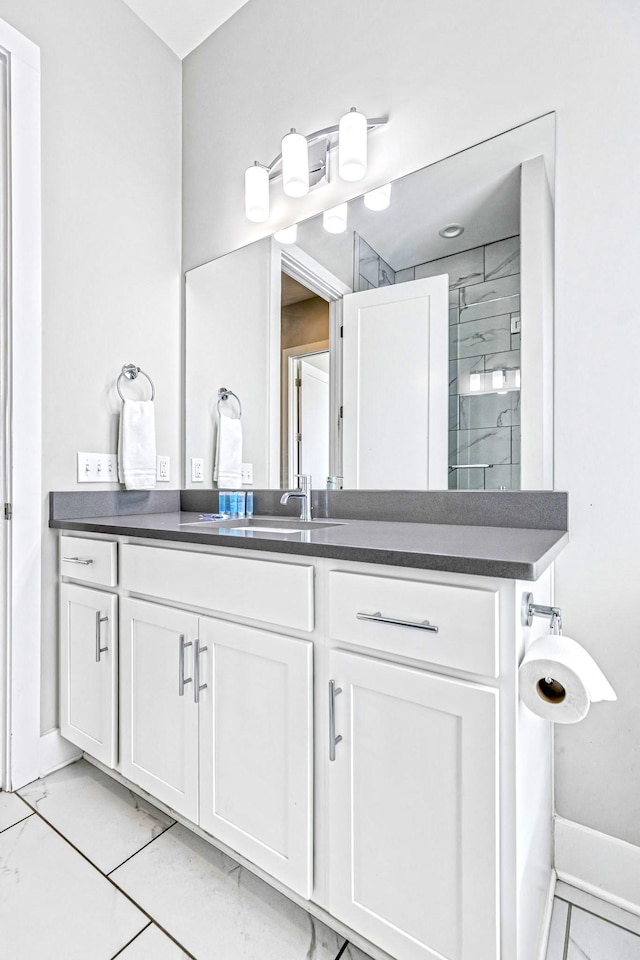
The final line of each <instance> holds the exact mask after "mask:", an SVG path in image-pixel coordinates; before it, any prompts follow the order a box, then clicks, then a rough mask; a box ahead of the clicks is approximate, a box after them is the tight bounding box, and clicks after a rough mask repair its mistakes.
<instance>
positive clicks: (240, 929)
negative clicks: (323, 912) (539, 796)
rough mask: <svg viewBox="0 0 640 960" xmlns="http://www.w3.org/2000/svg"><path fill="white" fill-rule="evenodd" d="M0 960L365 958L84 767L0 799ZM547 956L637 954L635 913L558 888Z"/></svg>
mask: <svg viewBox="0 0 640 960" xmlns="http://www.w3.org/2000/svg"><path fill="white" fill-rule="evenodd" d="M0 931H1V933H0V955H1V956H3V957H5V956H6V957H16V958H17V957H20V958H21V960H47V958H51V960H61V958H64V960H114V958H116V957H118V958H121V960H185V958H192V960H220V958H222V957H224V960H337V958H340V960H368V958H367V957H366V956H365V954H364V953H362V951H360V950H358V948H357V947H355V946H354V945H353V944H349V943H346V942H345V940H344V938H343V937H341V936H339V935H338V934H336V933H335V932H334V931H332V930H330V929H329V928H328V927H327V926H326V925H325V924H323V923H321V922H320V921H319V920H316V919H314V918H312V917H311V916H310V915H309V914H307V913H306V911H305V910H303V909H301V908H300V907H298V906H297V905H296V904H294V903H292V902H291V901H290V900H288V899H287V898H286V897H283V896H282V895H281V894H280V893H278V892H277V891H276V890H274V889H273V888H272V887H270V886H269V885H268V884H266V883H264V882H263V881H262V880H260V879H258V878H257V877H255V876H254V875H253V874H252V873H251V872H250V871H248V870H246V869H244V868H243V867H241V866H240V865H239V864H237V863H236V862H235V861H233V860H231V859H230V858H229V857H227V856H225V855H224V854H222V853H220V852H219V851H218V850H216V848H215V847H213V846H212V845H211V844H209V843H206V841H204V840H201V839H200V838H199V837H197V836H195V835H194V834H193V833H191V831H189V830H186V829H185V828H184V827H182V826H180V825H179V824H177V823H175V821H173V820H172V819H171V818H170V817H168V816H167V815H166V814H164V813H161V812H160V811H159V810H157V809H156V808H155V807H153V806H152V805H151V804H149V803H146V802H145V801H143V800H141V799H140V798H139V797H137V796H136V795H135V794H133V793H131V791H129V790H127V789H126V788H125V787H123V786H121V785H120V784H118V783H116V782H115V781H113V780H112V779H111V778H110V777H108V776H106V775H105V774H103V773H102V772H101V771H100V770H98V769H96V768H95V767H93V766H91V764H89V763H87V762H86V761H83V760H81V761H79V762H78V763H75V764H73V765H72V766H69V767H65V768H64V769H63V770H59V771H58V772H56V773H54V774H51V775H50V776H49V777H46V778H45V779H44V780H38V781H36V782H35V783H32V784H29V786H27V787H25V788H24V789H23V790H20V791H19V795H18V794H7V793H0ZM546 960H640V917H637V916H635V915H632V914H630V913H626V912H625V911H623V910H620V909H619V908H617V907H614V906H612V905H611V904H607V903H604V902H603V901H602V900H597V899H596V898H595V897H592V896H590V895H589V894H586V893H583V892H581V891H579V890H576V889H575V888H573V887H569V886H567V885H566V884H564V883H558V885H557V888H556V898H555V901H554V910H553V917H552V924H551V931H550V936H549V945H548V949H547V958H546Z"/></svg>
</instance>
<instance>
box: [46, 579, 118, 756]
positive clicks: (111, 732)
mask: <svg viewBox="0 0 640 960" xmlns="http://www.w3.org/2000/svg"><path fill="white" fill-rule="evenodd" d="M117 616H118V599H117V597H116V596H115V595H114V594H112V593H102V591H100V590H92V589H90V588H89V587H79V586H76V585H75V584H72V583H63V584H61V585H60V732H61V733H62V736H63V737H65V738H66V739H67V740H70V741H71V743H75V745H76V746H77V747H80V748H81V749H82V750H84V751H86V753H88V754H90V755H91V756H92V757H95V758H96V760H100V761H101V762H102V763H104V764H106V765H107V766H108V767H115V765H116V763H117V760H118V741H117V730H118V721H117V716H118V712H117V696H118V624H117Z"/></svg>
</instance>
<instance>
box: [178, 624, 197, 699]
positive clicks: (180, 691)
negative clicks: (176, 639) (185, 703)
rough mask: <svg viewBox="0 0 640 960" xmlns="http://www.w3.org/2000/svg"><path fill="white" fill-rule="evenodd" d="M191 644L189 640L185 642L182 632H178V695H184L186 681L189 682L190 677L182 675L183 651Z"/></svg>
mask: <svg viewBox="0 0 640 960" xmlns="http://www.w3.org/2000/svg"><path fill="white" fill-rule="evenodd" d="M190 646H191V640H189V641H188V642H187V643H185V640H184V633H181V634H180V646H179V651H178V696H179V697H184V688H185V687H186V685H187V684H188V683H191V680H192V679H193V678H192V677H187V678H186V679H185V676H184V651H185V650H186V648H187V647H190Z"/></svg>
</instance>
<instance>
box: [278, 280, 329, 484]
mask: <svg viewBox="0 0 640 960" xmlns="http://www.w3.org/2000/svg"><path fill="white" fill-rule="evenodd" d="M281 278H282V294H281V296H282V304H281V335H280V349H281V361H282V371H281V389H282V397H281V404H280V410H281V415H280V439H281V443H280V449H281V485H282V486H283V487H289V488H291V487H295V486H297V481H296V476H297V475H298V474H301V473H306V474H310V475H311V476H312V477H313V481H312V483H313V486H314V487H316V488H317V487H326V484H327V475H328V474H329V424H330V408H329V303H328V302H327V301H326V300H325V299H323V297H320V296H318V295H317V294H316V293H314V292H313V291H312V290H310V289H309V288H308V287H305V286H304V285H303V284H302V283H300V282H299V281H298V280H294V279H293V277H290V276H288V275H287V274H286V273H282V274H281Z"/></svg>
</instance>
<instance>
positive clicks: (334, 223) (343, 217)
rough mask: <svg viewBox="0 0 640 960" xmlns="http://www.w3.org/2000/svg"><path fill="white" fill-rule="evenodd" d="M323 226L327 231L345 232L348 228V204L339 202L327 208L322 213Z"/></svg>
mask: <svg viewBox="0 0 640 960" xmlns="http://www.w3.org/2000/svg"><path fill="white" fill-rule="evenodd" d="M322 226H323V227H324V228H325V230H326V231H327V233H344V231H345V230H346V229H347V204H346V203H339V204H338V206H337V207H332V208H331V209H330V210H325V212H324V213H323V214H322Z"/></svg>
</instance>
